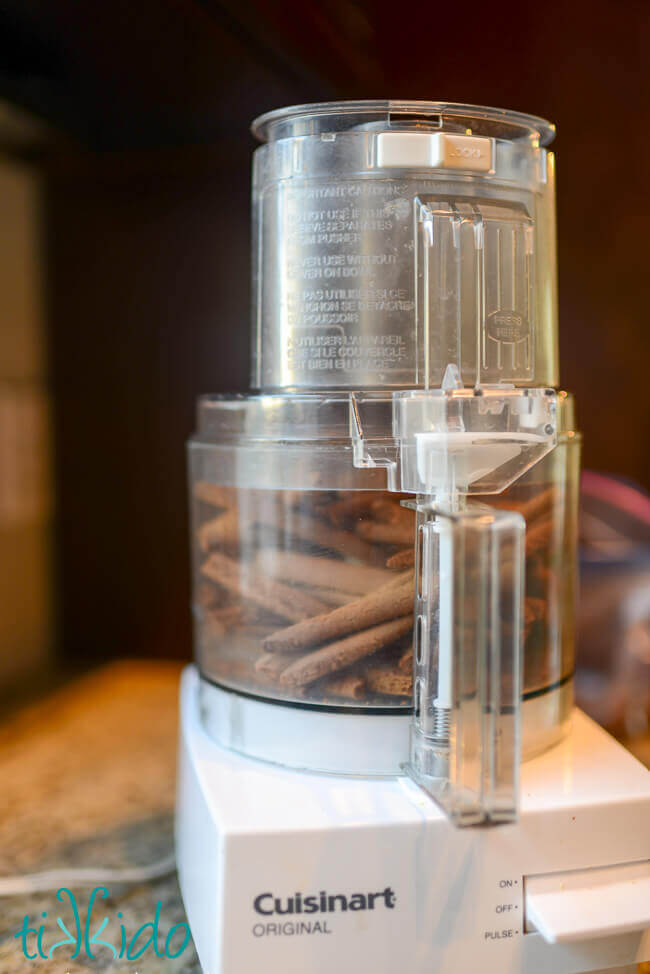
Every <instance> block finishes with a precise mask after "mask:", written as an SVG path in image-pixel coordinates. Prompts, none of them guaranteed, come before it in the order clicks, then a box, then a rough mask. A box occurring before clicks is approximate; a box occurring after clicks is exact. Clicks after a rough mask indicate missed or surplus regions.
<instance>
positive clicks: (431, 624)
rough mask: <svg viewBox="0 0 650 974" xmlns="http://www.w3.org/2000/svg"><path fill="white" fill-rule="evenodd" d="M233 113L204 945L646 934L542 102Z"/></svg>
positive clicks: (470, 942)
mask: <svg viewBox="0 0 650 974" xmlns="http://www.w3.org/2000/svg"><path fill="white" fill-rule="evenodd" d="M253 130H254V132H255V134H256V135H257V137H258V138H259V139H260V140H261V141H262V143H263V144H262V145H261V147H260V148H258V149H257V151H256V152H255V164H254V187H253V212H254V222H253V228H254V229H253V263H254V271H253V297H252V304H253V363H252V365H253V376H252V385H253V388H254V389H255V390H257V391H256V392H253V393H251V394H250V395H246V396H230V397H228V396H207V397H205V398H203V399H201V400H200V402H199V407H198V432H197V433H196V435H195V436H194V437H193V438H192V440H191V443H190V448H189V454H190V484H191V492H192V530H193V558H194V617H195V620H194V621H195V634H196V667H194V668H190V669H189V670H188V671H187V672H186V674H185V676H184V680H183V687H182V701H181V710H182V731H181V734H182V740H181V761H180V782H179V797H178V814H177V859H178V869H179V875H180V882H181V888H182V892H183V897H184V901H185V905H186V908H187V913H188V918H189V922H190V925H191V928H192V932H193V935H194V939H195V942H196V946H197V949H198V953H199V956H200V959H201V963H202V966H203V969H204V971H205V972H206V974H243V972H245V971H246V972H247V971H256V970H263V971H265V972H273V974H276V972H277V974H280V972H282V974H284V972H295V974H308V972H309V974H311V972H314V974H316V972H319V974H320V972H322V974H325V972H328V974H329V972H331V971H332V970H336V971H338V972H339V974H352V972H354V974H358V972H360V971H361V972H366V971H373V972H374V974H389V972H390V974H392V972H394V971H395V970H396V969H403V970H407V971H410V972H414V974H424V972H434V971H435V972H440V974H459V972H462V974H465V972H470V971H475V970H481V971H483V972H484V974H509V972H513V974H514V972H524V971H525V972H526V974H546V972H553V974H563V972H566V974H569V972H578V971H592V970H597V969H615V968H618V967H621V966H623V965H631V964H633V963H634V962H636V961H640V960H644V959H650V776H649V775H648V774H647V772H646V771H645V770H644V769H643V768H642V767H641V765H640V764H638V763H637V762H636V761H635V760H634V758H632V756H631V755H630V754H628V753H627V752H626V751H625V750H624V749H623V748H622V747H621V746H620V745H618V744H617V743H616V742H615V741H614V740H612V739H611V738H610V737H609V736H608V735H607V734H605V733H604V732H603V731H602V730H601V729H599V728H598V727H597V726H596V725H595V724H593V723H592V722H591V721H590V720H589V719H588V718H587V717H586V716H585V715H584V714H582V713H580V712H578V711H576V710H574V709H573V695H572V679H573V671H574V598H575V590H576V579H575V575H576V519H577V494H578V475H579V451H580V438H579V436H578V434H577V433H576V432H575V427H574V415H573V401H572V398H571V396H569V395H567V394H565V393H562V392H559V391H557V389H558V363H557V309H556V280H555V269H556V252H555V247H556V244H555V223H554V219H555V218H554V205H555V200H554V159H553V155H552V154H551V153H550V152H549V151H548V150H547V148H546V146H547V145H548V144H549V143H550V141H551V140H552V137H553V128H552V126H551V125H549V124H548V123H547V122H544V121H543V120H541V119H538V118H533V117H530V116H526V115H521V114H517V113H515V112H505V111H502V110H498V109H492V108H480V107H475V106H466V105H454V104H445V103H438V102H396V101H374V102H373V101H368V102H346V103H340V104H319V105H305V106H300V107H296V108H289V109H285V110H280V111H276V112H271V113H270V114H267V115H265V116H263V117H262V118H260V119H258V120H257V122H256V123H255V125H254V129H253ZM235 327H238V324H237V323H235Z"/></svg>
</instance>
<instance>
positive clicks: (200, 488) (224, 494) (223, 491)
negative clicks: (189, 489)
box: [194, 480, 237, 507]
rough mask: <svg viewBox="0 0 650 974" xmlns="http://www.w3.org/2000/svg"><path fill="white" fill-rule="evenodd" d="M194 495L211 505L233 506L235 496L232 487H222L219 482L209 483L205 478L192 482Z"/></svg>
mask: <svg viewBox="0 0 650 974" xmlns="http://www.w3.org/2000/svg"><path fill="white" fill-rule="evenodd" d="M194 496H195V497H196V499H197V500H199V501H204V502H205V503H206V504H212V505H213V507H234V505H235V500H236V497H237V495H236V492H235V488H234V487H222V486H221V484H211V483H209V482H208V481H207V480H199V481H198V482H197V483H196V484H194Z"/></svg>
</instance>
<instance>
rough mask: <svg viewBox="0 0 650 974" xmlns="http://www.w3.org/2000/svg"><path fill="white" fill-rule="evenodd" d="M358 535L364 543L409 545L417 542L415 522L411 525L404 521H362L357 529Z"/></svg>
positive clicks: (412, 521)
mask: <svg viewBox="0 0 650 974" xmlns="http://www.w3.org/2000/svg"><path fill="white" fill-rule="evenodd" d="M355 530H356V532H357V534H358V535H359V537H360V538H363V539H364V541H371V542H373V543H376V542H380V543H381V544H407V543H408V542H409V541H415V521H414V520H413V519H411V522H410V524H406V523H404V522H403V521H389V522H382V521H360V522H359V523H358V524H357V526H356V528H355Z"/></svg>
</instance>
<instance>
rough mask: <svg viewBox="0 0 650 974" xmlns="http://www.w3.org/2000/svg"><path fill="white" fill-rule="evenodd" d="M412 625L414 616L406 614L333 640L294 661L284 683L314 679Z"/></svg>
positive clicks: (348, 663)
mask: <svg viewBox="0 0 650 974" xmlns="http://www.w3.org/2000/svg"><path fill="white" fill-rule="evenodd" d="M412 625H413V617H412V616H411V615H408V616H403V617H401V618H399V619H391V621H390V622H382V623H381V624H380V625H378V626H372V627H371V628H369V629H364V630H362V631H361V632H355V633H354V635H352V636H347V637H346V638H345V639H340V640H337V641H335V642H332V643H329V645H327V646H323V647H322V648H321V649H317V650H315V651H314V652H313V653H307V655H306V656H301V657H300V659H298V660H296V662H295V663H292V664H291V666H289V667H288V668H287V669H286V670H284V672H283V673H282V675H281V676H280V684H281V685H282V686H285V687H294V686H304V685H305V684H307V683H313V682H314V680H318V679H319V678H320V677H321V676H325V675H326V674H328V673H335V672H337V671H338V670H342V669H344V668H345V667H347V666H351V665H352V663H356V662H357V660H360V659H363V658H364V657H365V656H370V655H371V654H372V653H376V652H377V650H379V649H383V647H384V646H389V645H390V644H391V643H392V642H394V641H395V640H396V639H399V638H400V637H401V636H404V635H405V634H406V633H407V632H409V630H410V629H411V627H412Z"/></svg>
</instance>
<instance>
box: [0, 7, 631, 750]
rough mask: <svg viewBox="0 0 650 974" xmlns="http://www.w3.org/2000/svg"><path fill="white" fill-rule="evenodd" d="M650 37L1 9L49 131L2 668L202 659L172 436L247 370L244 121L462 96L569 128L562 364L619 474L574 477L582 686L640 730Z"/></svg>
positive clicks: (579, 18) (202, 14)
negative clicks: (278, 113) (344, 103)
mask: <svg viewBox="0 0 650 974" xmlns="http://www.w3.org/2000/svg"><path fill="white" fill-rule="evenodd" d="M649 34H650V8H648V5H647V4H646V3H645V2H644V0H623V2H622V3H619V4H617V5H616V6H615V7H614V6H612V5H611V4H610V3H607V2H605V0H592V2H589V3H587V2H586V0H577V2H575V3H572V4H563V5H560V4H558V5H551V6H548V5H547V6H546V7H544V8H543V10H542V9H541V8H540V7H539V5H537V4H532V3H528V4H521V3H514V2H506V3H504V4H501V5H500V6H499V8H498V11H496V10H495V8H494V7H493V6H486V5H482V4H478V3H470V4H469V5H468V4H463V5H457V6H456V7H454V6H452V5H446V6H444V7H442V8H436V9H435V11H432V9H431V8H430V7H424V6H422V7H421V8H419V7H418V6H417V5H414V6H412V7H411V8H408V9H406V8H405V9H399V8H396V7H395V5H394V4H390V5H388V4H385V3H381V2H377V3H371V2H351V0H324V2H323V3H319V4H301V3H297V2H293V0H290V2H287V3H284V4H280V5H278V4H273V3H270V2H266V0H255V2H246V0H244V2H238V3H234V2H232V0H174V2H172V0H141V2H139V3H138V4H131V3H126V2H125V0H113V2H111V3H109V2H108V0H95V2H94V3H92V4H78V3H74V2H72V0H5V2H4V3H3V5H2V7H1V8H0V97H2V98H4V99H5V104H6V105H7V106H13V107H12V111H15V109H16V107H19V108H20V109H21V110H22V111H24V112H28V113H29V114H30V115H31V116H32V117H33V118H38V119H40V120H42V121H45V122H46V123H47V125H48V133H47V137H46V138H41V139H38V140H36V141H37V142H38V150H36V149H35V147H34V138H33V137H26V136H25V132H24V131H23V133H22V134H20V135H16V133H15V132H14V136H13V137H12V138H13V142H12V145H11V147H9V148H8V149H7V150H6V151H7V153H9V154H8V155H7V162H6V166H7V170H6V172H5V170H4V169H3V170H2V176H1V191H2V213H3V221H2V222H3V231H2V233H3V235H4V236H3V238H2V239H3V254H2V271H1V273H2V282H3V285H2V294H3V318H2V325H1V326H0V329H1V334H2V338H1V341H2V346H1V347H2V349H3V355H2V359H1V360H0V369H1V371H0V380H1V381H0V388H1V389H2V399H1V400H0V408H1V409H2V417H3V418H2V420H1V422H2V423H3V426H2V429H3V430H4V429H5V426H6V425H7V419H6V417H7V416H9V417H10V419H9V427H10V428H11V431H12V432H10V433H7V432H5V433H3V434H2V435H3V437H4V438H3V439H2V446H1V447H0V449H1V450H3V451H9V452H4V453H2V454H1V456H2V467H1V468H0V478H1V479H2V483H1V484H0V517H2V518H4V520H3V522H2V532H3V534H2V537H3V539H5V540H3V545H4V548H3V551H2V554H1V556H0V557H2V559H3V585H5V589H4V591H3V600H4V602H5V608H4V609H3V612H4V613H5V615H4V617H3V621H2V623H1V625H2V627H3V628H2V629H1V630H0V632H1V633H2V639H3V650H4V653H3V656H4V657H6V658H7V661H6V662H3V664H2V667H3V668H2V669H0V680H1V681H4V683H5V685H6V684H7V682H8V681H10V678H11V679H13V678H14V676H16V675H17V674H18V669H17V667H18V661H19V662H20V665H21V666H22V667H23V668H28V664H29V661H30V660H31V661H32V662H34V663H36V662H37V661H38V660H43V659H45V658H46V657H47V653H48V650H49V647H51V646H52V645H54V646H55V647H56V653H57V660H58V665H59V667H61V666H63V665H67V666H79V665H90V664H94V663H96V662H98V661H100V660H102V659H108V658H111V657H125V656H140V657H143V656H150V657H155V656H166V657H178V658H185V657H189V655H190V642H191V637H190V617H189V610H188V602H189V553H188V531H187V503H186V493H185V460H184V441H185V439H186V438H187V436H188V434H189V433H190V431H191V429H192V427H193V425H194V403H195V399H196V397H197V395H198V394H199V393H202V392H220V391H225V390H230V391H232V390H238V389H244V388H245V387H246V386H247V385H248V374H247V372H248V358H249V354H248V345H249V324H248V322H249V310H248V309H249V283H248V282H249V181H250V153H251V150H252V149H253V147H254V143H253V140H252V138H251V136H250V135H249V131H248V126H249V123H250V121H251V120H252V119H253V118H254V117H255V116H256V115H258V114H259V113H261V112H263V111H266V110H268V109H271V108H274V107H277V106H281V105H286V104H290V103H296V102H305V101H312V100H326V99H329V98H341V97H387V96H393V97H399V98H423V99H450V100H454V101H466V102H478V103H483V104H493V105H499V106H504V107H507V108H512V109H519V110H522V111H529V112H535V113H537V114H539V115H543V116H546V117H548V118H550V119H551V120H553V121H554V122H556V123H557V126H558V138H557V141H556V144H555V145H556V148H557V151H558V158H559V175H558V209H559V213H558V219H559V228H560V232H559V259H560V334H561V349H560V359H561V361H562V363H563V374H562V383H563V385H564V387H565V388H567V389H569V390H571V391H572V392H573V393H575V395H576V400H577V403H578V409H579V416H578V419H579V425H580V427H581V428H582V430H583V432H584V453H583V458H584V464H585V466H586V468H588V469H595V470H599V471H608V472H609V473H611V474H614V475H616V476H617V477H621V478H624V479H622V480H620V481H613V480H609V479H607V478H601V479H600V480H599V479H598V476H599V475H593V476H592V477H591V479H589V477H587V479H586V480H585V503H584V505H583V538H582V540H583V550H584V556H583V593H584V598H583V608H582V619H583V624H582V636H581V653H582V658H583V660H584V662H585V666H586V669H585V674H584V678H581V682H580V689H581V699H582V701H583V703H586V704H587V705H588V706H589V707H590V708H591V709H592V710H593V712H594V713H596V715H597V716H599V718H600V719H601V720H603V721H604V722H605V723H607V724H608V725H610V726H616V727H618V728H619V729H627V730H628V731H632V730H633V729H634V728H636V729H637V730H638V729H640V728H641V726H642V724H643V721H644V719H646V717H645V716H643V717H642V716H641V712H642V711H643V714H644V715H646V716H647V699H648V665H647V659H648V600H649V597H650V596H649V591H648V589H649V582H648V550H649V549H648V540H647V531H646V533H645V534H644V533H643V531H642V528H641V526H642V525H643V524H646V527H647V521H645V520H644V517H645V514H643V511H647V496H646V495H644V494H643V493H642V492H641V491H640V490H637V488H636V487H634V486H633V484H635V483H636V484H638V485H640V486H641V488H642V487H646V488H647V487H649V486H650V409H648V392H647V375H646V373H647V363H648V359H649V353H650V333H649V332H648V328H647V324H646V321H645V318H646V314H647V306H648V296H647V294H646V289H647V287H648V274H647V271H646V268H645V263H646V251H647V244H646V240H645V236H646V230H645V227H646V224H647V221H646V219H645V214H644V212H643V207H644V205H645V206H647V193H646V192H645V185H644V181H643V179H644V176H645V169H646V165H645V161H644V160H647V155H646V153H647V146H648V131H649V128H650V125H649V122H650V117H649V115H650V110H649V109H648V105H649V104H650V99H648V98H647V97H644V92H645V94H646V95H647V69H646V64H645V60H646V52H647V50H648V48H649V41H650V36H649ZM9 117H10V116H9V115H7V118H9ZM14 128H15V126H14ZM10 141H11V139H10V138H9V136H7V142H8V143H9V142H10ZM17 143H18V145H22V148H20V149H17V148H16V144H17ZM3 165H5V163H3ZM12 186H13V187H15V189H14V190H12V189H11V187H12ZM38 187H42V191H41V190H40V189H39V188H38ZM7 194H8V196H7ZM5 197H6V198H7V202H6V204H5ZM21 240H22V241H23V244H21V243H20V241H21ZM7 241H8V243H7ZM21 246H22V248H23V250H24V256H22V257H21V256H20V254H21V253H22V251H21ZM5 252H7V253H5ZM39 254H40V255H41V256H39ZM43 282H45V287H44V290H43V286H44V285H43ZM12 289H13V292H14V293H15V298H14V297H10V295H11V294H12ZM12 303H16V307H17V308H18V309H19V310H17V311H16V314H15V316H14V317H12V314H13V312H11V311H10V308H11V307H12ZM20 309H22V310H20ZM19 315H22V316H23V319H24V321H25V323H24V324H21V321H22V320H23V319H20V321H19ZM5 343H6V344H5ZM5 348H6V351H5ZM23 348H24V351H20V349H23ZM13 362H16V363H18V364H16V365H15V366H14V365H13V364H12V363H13ZM46 377H47V379H46ZM48 390H50V391H51V396H52V399H51V402H52V409H53V412H52V430H53V443H54V450H53V478H54V487H53V489H52V488H51V487H50V486H49V481H48V469H49V468H48V463H49V461H48V460H47V457H48V456H49V438H48V434H47V428H48V421H47V416H48ZM7 397H8V399H7ZM5 402H6V403H8V404H5ZM39 442H40V443H42V446H38V445H37V444H38V443H39ZM21 451H22V452H21ZM5 455H6V456H9V460H8V461H5V460H4V457H5ZM35 458H36V459H37V461H38V463H37V465H36V466H34V463H35ZM27 470H29V473H27V472H26V471H27ZM21 471H22V472H21ZM590 476H591V475H590ZM21 478H22V479H21ZM24 478H28V480H29V484H30V485H31V486H29V487H22V486H21V487H20V488H16V487H15V486H14V487H12V486H11V485H12V484H23V483H27V481H26V480H24ZM30 478H31V479H30ZM605 484H609V489H608V490H605V489H604V487H605ZM616 484H618V485H619V487H618V493H617V491H616V490H614V487H615V485H616ZM594 485H596V486H594ZM598 485H600V486H598ZM12 491H13V493H12ZM30 491H31V493H30ZM622 491H626V492H627V493H626V494H625V496H626V497H627V498H628V501H629V498H630V497H631V496H632V495H634V497H635V498H636V500H635V501H634V503H633V504H632V508H633V510H632V511H630V504H629V503H628V502H627V501H626V502H623V501H622V500H621V498H622V497H623V494H622ZM52 493H54V495H55V496H56V508H55V522H54V523H55V555H54V562H53V566H54V567H53V569H52V570H51V569H50V564H51V563H50V553H49V548H48V544H49V541H48V538H49V535H48V531H49V527H48V518H49V513H48V512H49V510H50V505H51V495H52ZM7 497H9V500H6V498H7ZM12 497H13V500H11V498H12ZM30 498H32V499H31V500H30ZM2 505H5V506H4V507H3V506H2ZM7 505H8V506H7ZM12 505H13V507H12ZM16 505H17V506H18V508H20V510H22V511H23V513H22V514H21V515H20V517H19V518H18V519H16V517H17V516H16V514H15V513H14V514H11V513H10V514H7V513H6V511H8V510H9V509H10V508H11V510H14V509H15V508H16ZM644 505H645V506H644ZM27 511H29V512H30V513H29V514H27V513H25V512H27ZM621 511H623V512H627V513H626V514H625V516H623V515H622V514H621ZM2 512H4V513H2ZM12 518H13V520H12ZM626 518H627V519H626ZM10 522H11V523H10ZM28 522H29V523H28ZM12 525H13V526H12ZM12 532H13V533H12ZM21 572H22V573H23V574H21ZM27 577H29V582H28V583H27V582H25V581H24V579H25V578H27ZM21 579H23V580H21ZM5 592H6V595H5ZM605 596H606V597H605ZM28 603H29V604H28ZM53 606H54V607H55V610H56V611H55V612H54V614H53ZM19 607H20V612H22V613H23V616H22V617H21V618H23V619H24V620H25V621H24V622H23V623H19V622H18V616H19V614H20V613H19V611H18V610H19ZM603 618H606V621H607V625H604V624H603ZM52 619H54V620H55V623H53V622H52ZM5 620H6V621H5ZM12 620H14V621H12ZM21 625H23V626H24V627H25V629H24V632H23V630H21V629H20V626H21ZM53 626H54V628H53ZM29 627H31V629H30V628H29ZM11 660H13V662H11ZM610 688H613V689H611V692H609V690H610ZM644 688H645V689H644ZM632 689H634V693H632ZM630 693H631V694H632V696H630V699H632V698H633V699H634V701H635V702H634V703H632V704H630V705H629V706H628V704H626V703H625V701H626V700H627V699H628V696H629V694H630ZM644 693H645V697H644ZM642 699H645V700H646V704H645V705H644V704H643V703H642V702H641V701H642ZM644 707H645V709H644Z"/></svg>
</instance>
